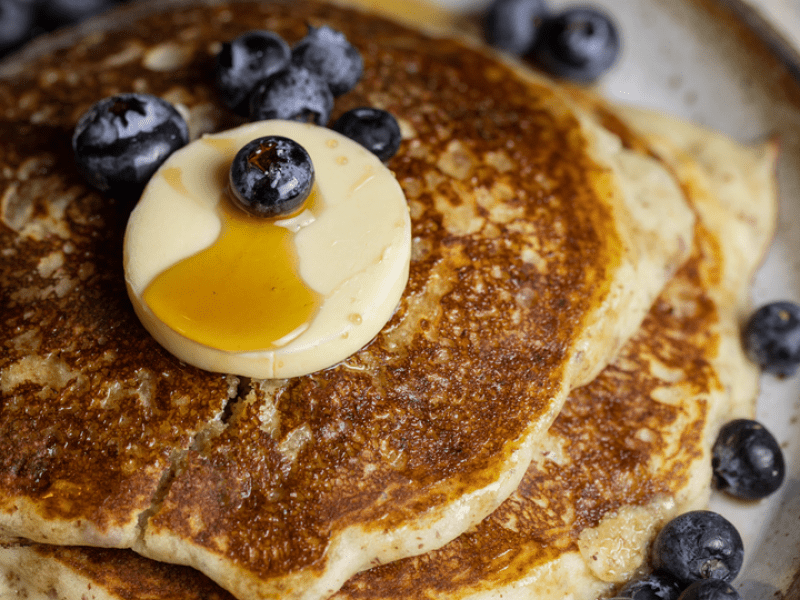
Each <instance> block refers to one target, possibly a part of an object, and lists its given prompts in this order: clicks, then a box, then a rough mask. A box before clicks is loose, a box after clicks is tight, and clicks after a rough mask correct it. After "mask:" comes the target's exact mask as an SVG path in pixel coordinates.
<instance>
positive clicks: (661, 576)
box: [617, 571, 683, 600]
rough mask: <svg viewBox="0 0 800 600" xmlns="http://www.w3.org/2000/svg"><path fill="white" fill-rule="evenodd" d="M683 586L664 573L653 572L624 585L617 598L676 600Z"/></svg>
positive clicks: (630, 599)
mask: <svg viewBox="0 0 800 600" xmlns="http://www.w3.org/2000/svg"><path fill="white" fill-rule="evenodd" d="M682 589H683V586H681V584H680V583H679V582H678V580H677V579H675V578H674V577H673V576H672V575H670V574H669V573H667V572H666V571H654V572H652V573H650V574H649V575H647V576H646V577H643V578H641V579H636V580H634V581H631V582H630V583H628V584H627V585H625V586H624V587H623V588H622V589H621V590H620V591H619V592H617V596H618V597H620V598H627V599H629V600H677V598H678V596H680V594H681V590H682Z"/></svg>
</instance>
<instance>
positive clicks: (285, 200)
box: [230, 135, 314, 217]
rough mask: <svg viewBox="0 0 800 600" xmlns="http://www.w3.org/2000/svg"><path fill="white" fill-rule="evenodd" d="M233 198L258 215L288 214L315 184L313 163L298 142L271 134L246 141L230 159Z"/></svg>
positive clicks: (304, 198) (296, 207) (307, 194)
mask: <svg viewBox="0 0 800 600" xmlns="http://www.w3.org/2000/svg"><path fill="white" fill-rule="evenodd" d="M230 184H231V190H232V192H233V194H232V196H233V199H234V201H235V202H236V203H237V204H238V205H239V206H240V207H241V208H243V209H244V210H245V211H246V212H248V213H250V214H252V215H256V216H260V217H277V216H281V215H288V214H291V213H293V212H294V211H295V210H297V209H298V208H300V206H301V205H302V204H303V202H305V200H306V198H308V196H309V194H310V193H311V188H312V186H313V185H314V165H313V164H312V163H311V157H310V156H309V155H308V152H306V150H305V148H303V147H302V146H301V145H300V144H298V143H297V142H295V141H294V140H290V139H288V138H285V137H281V136H277V135H273V136H266V137H262V138H258V139H255V140H253V141H252V142H249V143H248V144H246V145H245V146H244V147H243V148H242V149H241V150H239V152H238V153H237V154H236V156H235V157H234V159H233V162H232V163H231V169H230Z"/></svg>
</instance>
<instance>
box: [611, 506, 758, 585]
mask: <svg viewBox="0 0 800 600" xmlns="http://www.w3.org/2000/svg"><path fill="white" fill-rule="evenodd" d="M743 561H744V545H743V544H742V538H741V536H740V535H739V532H738V531H737V530H736V528H735V527H734V526H733V525H732V524H731V523H730V521H728V520H727V519H725V518H724V517H723V516H721V515H719V514H717V513H715V512H711V511H707V510H695V511H691V512H687V513H684V514H682V515H680V516H678V517H676V518H674V519H673V520H672V521H670V522H669V523H667V524H666V525H665V526H664V528H663V529H662V530H661V531H660V532H659V534H658V536H656V539H655V542H654V543H653V548H652V563H653V567H654V569H655V570H654V571H653V572H652V573H650V574H649V575H647V576H645V577H643V578H640V579H637V580H634V581H632V582H630V583H628V584H627V585H626V586H625V587H623V588H622V589H621V590H620V591H619V592H617V595H616V598H617V599H619V600H741V596H740V595H739V593H738V592H737V591H736V590H735V589H734V588H733V587H732V586H731V585H730V583H731V582H732V581H733V580H734V579H735V578H736V575H738V573H739V570H740V569H741V567H742V563H743Z"/></svg>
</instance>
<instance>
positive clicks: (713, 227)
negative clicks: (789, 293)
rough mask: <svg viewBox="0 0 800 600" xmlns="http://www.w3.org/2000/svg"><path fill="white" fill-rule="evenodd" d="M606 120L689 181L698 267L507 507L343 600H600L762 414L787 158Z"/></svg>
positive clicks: (207, 586)
mask: <svg viewBox="0 0 800 600" xmlns="http://www.w3.org/2000/svg"><path fill="white" fill-rule="evenodd" d="M584 100H587V101H592V102H594V101H593V100H591V99H588V98H584ZM598 113H599V115H598V116H599V117H600V118H606V119H618V117H617V115H623V116H624V117H625V120H626V122H628V123H631V124H635V126H636V128H637V129H638V130H639V131H642V132H644V133H645V138H644V140H642V138H641V137H638V136H636V135H634V134H632V133H631V132H630V131H629V130H627V127H626V126H623V125H622V123H621V122H619V121H617V123H616V124H611V123H610V124H609V125H610V126H615V127H616V128H617V129H619V128H623V130H622V131H620V133H621V134H622V135H623V136H625V137H627V138H628V140H629V141H630V142H631V143H641V142H642V141H645V142H646V143H647V144H648V145H649V147H650V148H651V149H652V150H653V151H654V152H658V153H659V154H660V155H661V156H663V157H664V158H665V159H666V160H667V161H668V162H669V163H670V164H671V165H672V166H673V168H674V169H675V170H676V172H677V173H678V175H679V177H680V180H681V182H682V184H683V186H684V187H685V189H686V190H687V193H688V195H689V197H690V198H691V199H692V203H693V206H694V208H695V210H696V211H697V212H698V214H699V215H700V217H701V220H700V221H699V222H698V223H697V225H696V227H695V244H694V248H693V251H692V254H691V257H690V258H689V260H688V261H687V263H686V264H685V265H684V266H683V267H682V268H681V269H680V271H679V272H678V273H677V274H676V276H675V277H674V278H673V279H672V281H671V282H670V283H669V284H668V286H667V288H666V289H665V290H664V292H663V293H662V294H661V296H660V297H659V298H658V300H657V301H656V303H655V305H654V306H653V308H652V309H651V311H650V313H649V314H648V315H647V317H646V319H645V321H644V322H643V324H642V327H641V328H640V330H639V331H638V332H637V334H636V335H635V336H634V337H633V338H632V339H631V340H630V341H629V342H628V343H627V344H626V345H625V347H624V348H623V349H622V351H621V352H620V354H619V356H618V357H617V358H616V360H615V361H614V362H613V363H612V364H611V365H610V366H608V367H607V368H606V369H605V370H604V371H603V372H602V373H601V374H600V375H599V376H598V377H597V378H596V379H595V380H594V381H593V382H592V383H591V384H589V385H587V386H585V387H583V388H580V389H578V390H575V391H573V392H572V394H571V395H570V397H569V398H568V400H567V402H566V403H565V405H564V408H563V409H562V411H561V413H560V414H559V416H558V418H557V419H556V421H555V423H554V424H553V426H552V427H551V428H550V430H549V431H548V433H547V435H546V436H545V437H544V438H543V440H542V441H541V442H540V443H539V444H538V445H537V448H536V459H535V460H534V462H533V464H532V465H531V466H530V468H529V469H528V471H527V472H526V474H525V477H524V478H523V481H522V483H521V485H520V487H519V488H518V489H517V491H516V492H515V493H514V494H513V495H512V496H511V498H509V499H508V500H507V501H506V502H505V503H503V504H502V505H501V506H500V507H499V508H498V509H497V510H496V511H495V512H494V513H493V514H492V515H490V516H489V517H488V518H487V519H485V520H484V521H483V522H482V523H480V524H479V525H478V526H477V527H475V528H473V529H472V530H470V531H469V532H468V533H465V534H464V535H462V536H460V537H459V538H457V539H456V540H454V541H453V542H451V543H450V544H447V545H446V546H444V547H443V548H441V549H439V550H436V551H432V552H429V553H427V554H425V555H423V556H420V557H416V558H409V559H405V560H401V561H398V562H395V563H392V564H389V565H384V566H379V567H376V568H374V569H371V570H369V571H366V572H364V573H361V574H359V575H357V576H355V577H353V578H352V579H351V580H350V581H349V582H348V583H347V584H346V585H345V586H344V588H343V589H342V590H341V591H340V592H339V593H338V594H336V595H335V596H334V597H335V598H337V599H338V600H344V599H349V600H355V599H373V598H380V599H382V600H398V599H400V598H402V599H404V600H406V599H421V600H422V599H431V598H439V599H448V600H455V599H465V598H472V599H476V598H487V597H503V598H512V599H513V598H520V599H524V598H531V597H535V598H562V597H571V598H574V599H576V600H580V599H586V600H591V599H593V598H596V597H598V596H599V595H602V594H606V593H611V592H612V591H613V590H614V589H615V588H616V587H617V586H618V585H619V584H620V583H621V582H623V581H625V580H627V579H628V578H630V577H631V576H632V575H633V574H635V573H636V572H637V571H638V570H639V569H640V568H641V567H642V563H643V561H644V560H645V557H646V552H647V548H648V546H649V543H650V541H651V539H652V537H653V536H654V534H655V533H656V532H657V530H658V528H659V527H660V526H661V525H662V524H663V523H664V522H666V521H667V520H668V519H669V518H671V517H672V516H674V515H676V514H678V513H680V512H683V511H686V510H690V509H693V508H699V507H702V506H704V505H705V502H706V501H707V498H708V494H709V485H710V480H711V476H710V464H711V461H710V456H709V451H710V446H711V443H712V440H713V439H714V437H715V436H716V432H717V431H718V429H719V425H720V424H721V423H723V422H724V421H727V420H729V419H731V418H736V417H740V416H750V415H751V414H752V411H753V401H754V398H755V395H756V386H757V377H758V372H757V369H756V367H755V366H754V365H753V364H752V363H750V362H749V361H747V359H746V358H745V357H744V356H743V354H742V351H741V347H740V344H739V341H738V340H739V336H738V326H737V323H738V322H739V320H740V316H741V315H739V314H737V313H738V311H740V310H742V309H743V307H744V306H745V305H746V298H747V283H748V282H749V279H750V276H751V275H752V272H753V270H754V268H755V266H756V264H757V262H758V260H759V257H760V256H761V254H762V253H763V251H764V249H765V247H766V245H767V242H768V240H769V238H770V237H771V233H772V230H773V227H774V220H775V202H774V199H775V190H774V182H773V172H772V169H773V166H774V160H775V148H774V146H772V145H769V144H766V145H762V146H756V147H752V148H744V147H741V146H738V145H736V144H733V143H731V142H730V141H729V140H726V139H725V138H723V137H721V136H718V135H716V134H713V133H711V132H708V131H705V130H702V129H699V128H696V127H693V126H690V125H687V124H685V123H681V122H678V121H676V120H674V119H671V118H668V117H664V116H663V115H656V114H652V113H646V112H641V111H634V110H631V109H623V110H621V111H619V112H618V113H617V115H613V114H611V113H610V112H609V111H608V108H607V107H605V106H603V105H602V104H599V105H598ZM0 565H2V566H3V567H4V569H5V572H4V578H5V583H6V585H7V588H8V590H9V594H10V593H12V591H13V593H18V594H21V595H24V597H27V598H31V599H32V600H38V599H39V598H41V599H45V598H53V597H56V598H59V599H62V598H63V599H64V600H77V599H78V598H82V597H84V596H86V597H90V598H96V599H98V600H121V599H123V598H129V597H135V598H142V599H143V598H147V599H149V598H152V599H153V600H156V599H158V600H168V599H169V600H171V599H175V600H192V599H195V598H211V599H214V600H217V599H219V600H223V599H224V600H230V599H231V596H230V595H228V593H227V592H225V591H224V590H222V589H220V588H217V587H216V586H214V585H213V584H212V583H211V582H210V581H209V580H208V579H207V578H205V577H203V576H202V575H200V574H199V573H197V572H195V571H192V570H188V569H184V568H182V567H176V566H169V565H165V564H164V563H158V562H154V561H150V560H147V559H144V558H142V557H140V556H138V555H136V554H134V553H132V552H129V551H121V550H101V549H89V548H68V547H55V546H46V545H40V544H32V545H15V546H9V547H7V548H4V549H0ZM1 582H2V580H0V590H2V583H1Z"/></svg>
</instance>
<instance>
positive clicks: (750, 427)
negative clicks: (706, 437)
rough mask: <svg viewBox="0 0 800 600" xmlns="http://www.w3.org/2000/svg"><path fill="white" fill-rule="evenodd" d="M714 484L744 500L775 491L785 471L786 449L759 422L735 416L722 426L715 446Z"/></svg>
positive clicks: (758, 497)
mask: <svg viewBox="0 0 800 600" xmlns="http://www.w3.org/2000/svg"><path fill="white" fill-rule="evenodd" d="M711 466H712V468H713V471H714V485H715V487H716V488H717V489H719V490H721V491H724V492H726V493H728V494H730V495H732V496H735V497H736V498H740V499H742V500H759V499H761V498H766V497H767V496H769V495H770V494H772V493H774V492H776V491H777V490H778V488H780V486H781V484H782V483H783V479H784V477H785V475H786V465H785V463H784V459H783V451H782V450H781V447H780V444H778V441H777V440H776V439H775V437H774V436H773V435H772V434H771V433H770V432H769V431H768V430H767V429H766V428H765V427H764V426H763V425H762V424H761V423H759V422H757V421H753V420H750V419H736V420H734V421H731V422H729V423H727V424H725V425H724V426H723V427H722V429H721V430H720V433H719V436H718V437H717V440H716V442H715V443H714V447H713V449H712V459H711Z"/></svg>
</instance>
